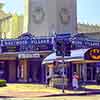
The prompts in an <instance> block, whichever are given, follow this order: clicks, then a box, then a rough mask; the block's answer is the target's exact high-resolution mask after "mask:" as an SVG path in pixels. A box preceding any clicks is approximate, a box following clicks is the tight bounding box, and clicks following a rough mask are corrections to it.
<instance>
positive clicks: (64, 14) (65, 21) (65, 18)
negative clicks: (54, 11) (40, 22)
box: [59, 8, 70, 24]
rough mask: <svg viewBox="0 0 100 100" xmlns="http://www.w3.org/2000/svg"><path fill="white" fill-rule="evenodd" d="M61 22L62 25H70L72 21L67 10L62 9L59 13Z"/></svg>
mask: <svg viewBox="0 0 100 100" xmlns="http://www.w3.org/2000/svg"><path fill="white" fill-rule="evenodd" d="M59 16H60V20H61V23H62V24H68V23H69V20H70V14H69V11H68V10H67V9H66V8H61V10H60V12H59Z"/></svg>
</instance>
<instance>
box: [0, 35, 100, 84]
mask: <svg viewBox="0 0 100 100" xmlns="http://www.w3.org/2000/svg"><path fill="white" fill-rule="evenodd" d="M54 61H56V62H57V63H56V64H55V65H54ZM55 66H56V67H55ZM63 66H64V67H63ZM99 67H100V41H97V40H91V39H88V38H86V37H83V36H75V37H74V38H73V39H72V48H71V55H70V56H65V57H64V64H62V58H61V57H60V56H56V53H55V51H54V40H53V37H34V36H32V35H31V34H29V33H25V34H23V35H21V36H20V37H18V38H17V39H1V40H0V79H6V80H7V82H19V83H22V82H33V83H45V82H46V77H47V74H48V73H49V75H51V76H53V75H61V73H62V71H63V68H64V76H65V77H66V78H68V80H69V81H70V82H71V79H72V75H73V72H78V73H79V75H80V80H81V81H82V82H95V81H96V73H97V72H99V71H100V68H99Z"/></svg>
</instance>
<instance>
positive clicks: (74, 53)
mask: <svg viewBox="0 0 100 100" xmlns="http://www.w3.org/2000/svg"><path fill="white" fill-rule="evenodd" d="M88 50H89V49H78V50H71V56H65V57H64V60H65V61H66V62H67V61H77V60H84V54H85V53H86V52H87V51H88ZM60 58H61V57H60V56H59V57H58V56H56V53H52V54H50V55H48V56H47V57H46V58H45V59H44V60H43V62H42V64H47V63H53V61H54V60H57V59H59V60H60Z"/></svg>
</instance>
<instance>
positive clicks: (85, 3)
mask: <svg viewBox="0 0 100 100" xmlns="http://www.w3.org/2000/svg"><path fill="white" fill-rule="evenodd" d="M0 1H4V2H5V4H6V5H5V7H4V10H6V11H8V12H9V11H10V12H15V11H17V12H18V13H19V14H21V13H22V12H23V11H24V5H23V1H24V0H0ZM99 10H100V0H77V17H78V22H79V21H80V22H88V23H90V24H91V23H92V24H100V12H99Z"/></svg>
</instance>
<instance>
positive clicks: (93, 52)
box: [84, 48, 100, 60]
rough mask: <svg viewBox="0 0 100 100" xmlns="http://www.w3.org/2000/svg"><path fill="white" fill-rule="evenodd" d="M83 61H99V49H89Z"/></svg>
mask: <svg viewBox="0 0 100 100" xmlns="http://www.w3.org/2000/svg"><path fill="white" fill-rule="evenodd" d="M84 58H85V60H100V48H92V49H89V50H88V51H87V52H86V53H85V55H84Z"/></svg>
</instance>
